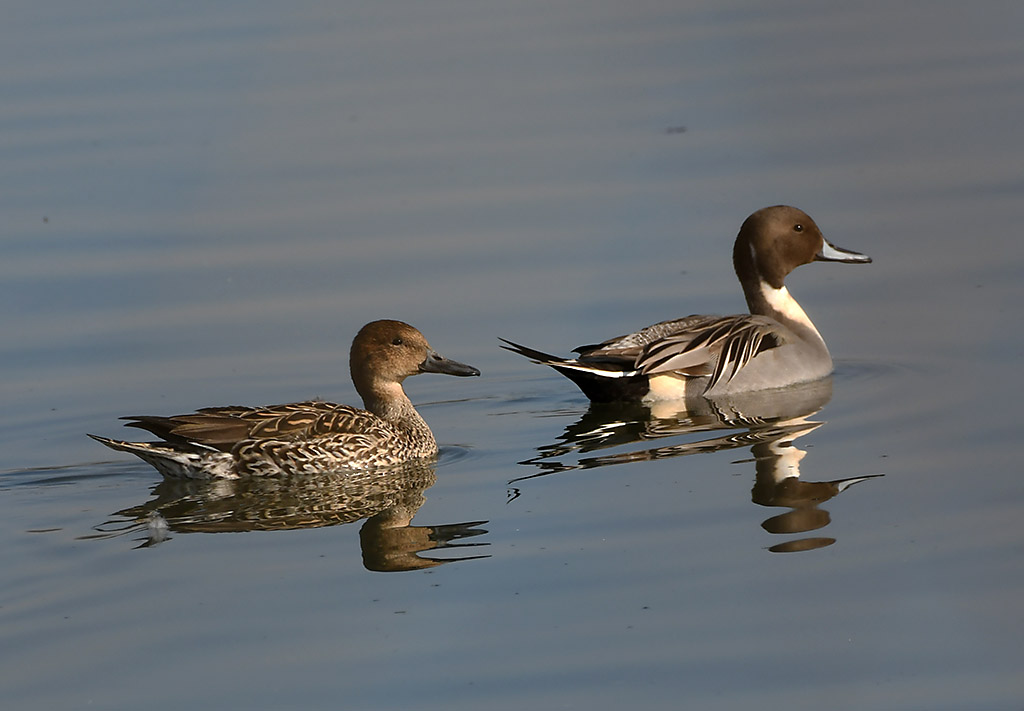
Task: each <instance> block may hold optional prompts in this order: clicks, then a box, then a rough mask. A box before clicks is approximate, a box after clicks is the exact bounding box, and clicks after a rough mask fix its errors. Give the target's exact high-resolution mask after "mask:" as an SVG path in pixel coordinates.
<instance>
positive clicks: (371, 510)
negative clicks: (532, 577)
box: [92, 463, 487, 571]
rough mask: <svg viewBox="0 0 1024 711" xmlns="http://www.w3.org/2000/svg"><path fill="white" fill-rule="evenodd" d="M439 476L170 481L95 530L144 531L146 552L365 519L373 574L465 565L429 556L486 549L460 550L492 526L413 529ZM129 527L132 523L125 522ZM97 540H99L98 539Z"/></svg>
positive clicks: (429, 471) (412, 472)
mask: <svg viewBox="0 0 1024 711" xmlns="http://www.w3.org/2000/svg"><path fill="white" fill-rule="evenodd" d="M436 479H437V476H436V475H435V473H434V468H433V467H432V466H430V465H428V464H423V463H414V464H411V465H408V466H404V467H398V468H393V469H387V470H378V471H362V472H339V473H323V474H320V475H317V476H289V477H252V478H248V479H236V480H227V479H218V480H207V481H202V480H198V481H197V480H181V479H164V480H163V481H162V482H160V484H158V485H157V486H156V488H155V489H154V490H153V494H154V498H153V499H152V500H150V501H147V502H146V503H144V504H140V505H138V506H133V507H131V508H128V509H124V510H122V511H118V512H116V513H115V514H114V516H116V517H119V518H118V519H115V520H111V521H107V522H106V523H104V524H101V525H100V526H98V527H97V529H98V530H100V531H102V532H103V533H102V534H101V536H99V537H107V536H109V535H123V534H124V533H128V532H136V531H140V530H141V531H145V533H146V538H145V540H144V541H143V543H142V544H141V546H140V547H146V546H152V545H155V544H157V543H161V542H163V541H165V540H167V539H168V538H169V533H170V532H172V531H173V532H178V533H193V532H205V533H223V532H241V531H273V530H289V529H296V528H319V527H322V526H337V525H339V524H344V523H353V522H355V521H360V520H362V519H366V523H364V524H363V527H362V528H361V529H360V531H359V542H360V546H361V547H362V551H363V565H365V566H366V568H367V570H375V571H399V570H417V569H420V568H431V567H434V566H437V565H442V564H444V563H450V562H453V561H456V560H472V559H476V558H486V557H487V556H464V557H459V558H444V559H437V558H426V557H421V556H420V555H418V554H419V553H422V552H424V551H429V550H435V549H442V548H464V547H471V546H476V545H487V544H486V543H459V542H458V541H460V540H461V539H463V538H471V537H473V536H478V535H481V534H483V533H486V532H487V531H485V530H484V529H481V528H477V527H478V526H480V525H482V524H484V523H486V521H470V522H466V523H456V524H447V525H441V526H412V525H410V523H411V521H412V518H413V516H414V515H415V514H416V512H417V511H418V510H419V508H420V506H422V505H423V503H424V501H426V497H425V496H424V492H425V491H426V490H427V489H428V488H429V487H430V486H432V485H433V483H434V482H435V481H436ZM124 519H127V521H125V520H124ZM92 537H97V536H92Z"/></svg>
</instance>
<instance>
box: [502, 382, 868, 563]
mask: <svg viewBox="0 0 1024 711" xmlns="http://www.w3.org/2000/svg"><path fill="white" fill-rule="evenodd" d="M831 397H832V380H831V378H826V379H824V380H819V381H817V382H814V383H808V384H805V385H800V386H796V387H790V388H786V389H781V390H770V391H764V392H758V393H747V394H742V395H736V396H732V397H730V398H728V399H722V400H716V401H713V402H712V401H707V404H706V407H704V408H701V409H700V410H694V409H693V408H690V409H688V410H685V411H682V412H680V411H678V410H677V409H676V408H677V407H678V405H673V404H672V403H659V404H656V405H653V406H651V407H646V406H644V405H639V404H632V403H631V404H597V403H595V404H592V405H591V406H590V409H589V410H588V411H587V413H586V414H585V415H583V417H582V418H580V420H579V421H578V422H576V423H574V424H572V425H569V426H568V427H566V429H565V432H564V433H563V434H562V436H561V437H559V439H558V441H557V442H556V443H554V444H550V445H545V446H542V447H538V448H537V451H538V452H539V454H538V456H536V457H532V458H530V459H527V460H526V461H523V462H520V464H524V465H528V466H533V467H537V468H538V469H540V470H541V471H540V472H539V473H537V474H531V475H529V476H523V477H517V478H516V479H513V480H512V481H510V482H509V484H510V485H512V484H515V483H516V482H522V481H526V480H528V479H534V478H537V477H541V476H546V475H548V474H553V473H557V472H563V471H569V470H574V469H592V468H595V467H603V466H609V465H612V464H624V463H627V462H642V461H650V460H655V459H668V458H671V457H680V456H685V455H689V454H701V453H706V452H717V451H721V450H726V449H737V448H739V447H750V451H751V453H752V454H753V461H754V469H755V473H756V474H755V480H754V488H753V492H752V500H753V502H754V503H755V504H760V505H761V506H780V507H786V508H788V509H790V510H789V511H787V512H785V513H782V514H779V515H777V516H773V517H771V518H769V519H767V520H766V521H765V522H764V523H762V524H761V525H762V527H763V528H764V529H765V530H766V531H768V532H769V533H775V534H799V533H805V532H808V531H814V530H817V529H820V528H823V527H824V526H827V525H828V524H829V522H830V520H831V518H830V516H829V513H828V511H825V510H824V509H821V508H819V505H820V504H822V503H824V502H825V501H828V500H829V499H831V498H832V497H833V496H835V495H837V494H839V493H840V492H842V491H845V490H846V489H847V488H849V487H850V486H852V485H853V484H856V483H857V482H861V481H864V480H865V479H871V478H874V477H877V476H881V474H870V475H867V476H859V477H852V478H849V479H839V480H835V481H822V482H808V481H802V480H801V479H800V461H801V460H802V459H803V458H804V456H805V455H806V452H805V451H803V450H801V449H799V448H798V447H796V445H795V444H794V442H795V441H796V440H797V439H799V438H800V437H803V436H804V435H805V434H807V433H809V432H813V431H814V430H816V429H818V428H819V427H821V426H822V425H823V424H824V423H823V422H811V421H809V420H808V419H807V418H808V417H810V416H812V415H813V414H815V413H816V412H818V411H819V410H820V409H821V408H822V407H824V405H825V404H826V403H827V402H828V401H829V399H831ZM722 430H728V433H727V434H721V435H717V436H712V437H704V436H700V437H699V438H698V439H694V440H690V441H684V442H678V443H674V444H670V445H662V446H659V447H651V448H644V449H638V450H633V451H626V452H618V453H611V454H601V455H598V456H579V457H578V458H577V459H576V460H575V461H574V462H566V461H564V458H565V457H568V456H570V455H574V454H587V453H590V452H598V451H607V450H609V449H611V448H614V447H620V446H625V445H630V444H635V443H637V442H643V441H647V440H657V439H664V438H666V437H677V438H681V437H687V436H692V435H701V433H706V432H716V431H722ZM518 495H519V489H518V488H512V489H511V492H510V497H511V499H515V498H516V497H517V496H518ZM833 543H835V539H833V538H826V537H806V538H800V539H796V540H790V541H786V542H784V543H779V544H777V545H774V546H771V547H770V548H769V550H771V551H773V552H793V551H802V550H811V549H814V548H822V547H824V546H828V545H831V544H833Z"/></svg>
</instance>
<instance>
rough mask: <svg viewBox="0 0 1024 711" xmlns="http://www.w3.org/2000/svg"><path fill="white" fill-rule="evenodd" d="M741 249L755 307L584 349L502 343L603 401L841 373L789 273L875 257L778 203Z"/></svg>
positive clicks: (713, 392) (753, 226)
mask: <svg viewBox="0 0 1024 711" xmlns="http://www.w3.org/2000/svg"><path fill="white" fill-rule="evenodd" d="M732 259H733V266H734V267H735V269H736V276H737V277H738V278H739V280H740V284H741V285H742V286H743V294H744V296H746V298H747V306H748V307H749V309H750V313H749V314H739V315H736V316H687V317H686V318H682V319H676V320H672V321H663V322H661V323H656V324H654V325H653V326H648V327H647V328H644V329H642V330H640V331H637V332H636V333H630V334H628V335H625V336H619V337H617V338H612V339H610V340H607V341H605V342H604V343H599V344H597V345H590V346H581V347H579V348H577V349H575V351H574V352H575V353H578V354H579V356H578V357H576V358H560V357H558V356H553V355H549V354H547V353H542V352H541V351H537V350H534V349H532V348H527V347H526V346H521V345H519V344H517V343H513V342H511V341H506V340H505V339H501V340H502V341H504V342H505V343H507V344H508V345H507V346H502V348H505V349H507V350H510V351H513V352H515V353H519V354H520V355H524V356H526V357H527V358H530V359H532V360H534V361H535V362H537V363H541V364H543V365H549V366H551V367H552V368H554V369H555V370H557V371H558V372H559V373H561V374H562V375H564V376H566V377H567V378H569V379H570V380H572V381H573V382H574V383H576V385H577V386H579V388H580V389H581V390H582V391H583V392H584V394H585V395H586V396H587V397H589V398H590V399H591V400H593V401H595V402H608V401H614V400H641V401H642V402H654V401H658V400H677V399H684V400H685V399H691V400H692V399H693V398H699V397H703V398H709V399H714V398H715V397H717V396H723V395H725V396H728V395H733V394H738V393H744V392H752V391H757V390H765V389H768V388H777V387H784V386H787V385H792V384H794V383H801V382H808V381H812V380H817V379H819V378H823V377H825V376H826V375H828V374H829V373H831V372H832V357H831V355H829V352H828V348H827V347H826V346H825V341H824V340H823V339H822V337H821V334H820V333H818V329H816V328H815V327H814V324H813V323H811V320H810V319H809V318H808V317H807V314H806V313H804V310H803V309H802V308H800V305H799V304H798V303H797V302H796V301H795V300H794V299H793V297H792V296H790V294H789V291H787V290H786V286H785V284H783V280H784V279H785V277H786V275H787V274H789V273H790V272H791V271H793V270H794V269H796V268H797V267H799V266H800V265H801V264H807V263H809V262H812V261H828V262H846V263H849V264H866V263H868V262H870V261H871V258H870V257H868V256H866V255H863V254H858V253H856V252H851V251H848V250H845V249H840V248H838V247H836V246H834V245H832V244H830V243H829V242H828V241H827V240H826V239H825V238H824V237H823V236H822V234H821V230H819V229H818V226H817V225H816V224H814V220H812V219H811V218H810V217H809V216H808V215H807V214H806V213H804V212H803V211H801V210H798V209H797V208H795V207H789V206H786V205H776V206H774V207H766V208H764V209H761V210H758V211H757V212H755V213H754V214H752V215H751V216H750V217H748V218H747V219H746V221H744V223H743V226H742V227H741V228H740V232H739V235H737V237H736V244H735V245H734V247H733V256H732Z"/></svg>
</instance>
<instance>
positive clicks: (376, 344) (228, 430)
mask: <svg viewBox="0 0 1024 711" xmlns="http://www.w3.org/2000/svg"><path fill="white" fill-rule="evenodd" d="M349 366H350V370H351V373H352V381H353V382H354V383H355V386H356V390H357V391H358V392H359V396H360V397H361V398H362V399H363V404H364V406H365V407H366V409H365V410H360V409H359V408H355V407H349V406H347V405H336V404H334V403H330V402H323V401H319V400H317V401H310V402H297V403H291V404H287V405H271V406H269V407H209V408H205V409H202V410H199V411H198V412H196V413H194V414H191V415H176V416H174V417H154V416H149V415H144V416H139V417H127V418H124V419H127V420H131V422H130V423H129V425H128V426H129V427H139V428H141V429H144V430H149V431H150V432H152V433H153V434H155V435H157V436H158V437H160V438H161V439H163V440H164V441H163V442H158V443H147V442H124V441H120V440H112V439H107V438H105V437H97V436H95V435H90V437H93V439H95V440H97V441H99V442H101V443H103V444H105V445H107V446H108V447H111V448H113V449H117V450H120V451H123V452H130V453H131V454H135V455H137V456H139V457H141V458H142V459H144V460H145V461H147V462H149V463H150V464H152V465H153V466H154V467H156V468H157V470H159V471H160V473H161V474H164V475H165V476H169V477H183V478H195V479H207V478H214V477H223V478H227V479H234V478H237V477H245V476H268V475H289V474H314V473H321V472H324V471H336V470H342V469H343V470H351V469H363V468H366V467H381V466H392V465H395V464H400V463H402V462H407V461H411V460H414V459H420V458H427V457H433V456H435V455H436V454H437V442H436V441H435V440H434V435H433V434H432V433H431V432H430V428H429V427H428V426H427V423H426V422H424V420H423V418H422V417H420V415H419V413H418V412H416V408H414V407H413V405H412V402H410V401H409V398H408V397H407V396H406V394H405V391H404V390H403V389H402V381H403V380H405V379H406V378H407V377H409V376H411V375H416V374H418V373H446V374H448V375H459V376H467V375H480V371H479V370H477V369H476V368H474V367H472V366H469V365H464V364H462V363H457V362H455V361H453V360H448V359H447V358H443V357H442V356H440V355H438V354H437V353H436V352H435V351H434V350H433V349H432V348H431V347H430V344H429V343H427V339H426V338H424V337H423V334H422V333H420V332H419V331H417V330H416V329H415V328H413V327H412V326H410V325H409V324H407V323H402V322H401V321H374V322H373V323H369V324H367V325H365V326H363V328H362V329H361V330H360V331H359V333H358V334H357V335H356V337H355V340H354V341H353V342H352V350H351V353H350V357H349Z"/></svg>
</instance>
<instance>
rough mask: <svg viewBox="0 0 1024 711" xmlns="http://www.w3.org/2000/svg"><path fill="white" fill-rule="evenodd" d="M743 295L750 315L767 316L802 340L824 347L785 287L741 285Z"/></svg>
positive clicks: (762, 282) (804, 313) (757, 283)
mask: <svg viewBox="0 0 1024 711" xmlns="http://www.w3.org/2000/svg"><path fill="white" fill-rule="evenodd" d="M743 294H744V296H746V297H747V308H749V309H750V313H752V314H758V315H760V316H767V317H769V318H771V319H774V320H775V321H778V322H779V323H781V324H783V325H784V326H786V327H788V328H789V329H791V330H793V331H796V332H797V333H799V334H800V335H801V336H803V337H804V338H807V339H810V340H815V341H818V342H820V343H821V346H822V348H824V347H825V341H824V339H822V337H821V334H820V333H818V329H817V328H815V326H814V323H812V322H811V319H810V318H809V317H808V316H807V313H806V312H805V311H804V310H803V309H802V308H801V307H800V304H798V303H797V302H796V299H794V298H793V297H792V296H791V295H790V293H789V289H787V288H786V287H785V285H783V286H780V287H778V288H775V287H773V286H771V285H770V284H768V283H767V282H764V281H760V280H758V281H756V282H753V283H744V284H743Z"/></svg>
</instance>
